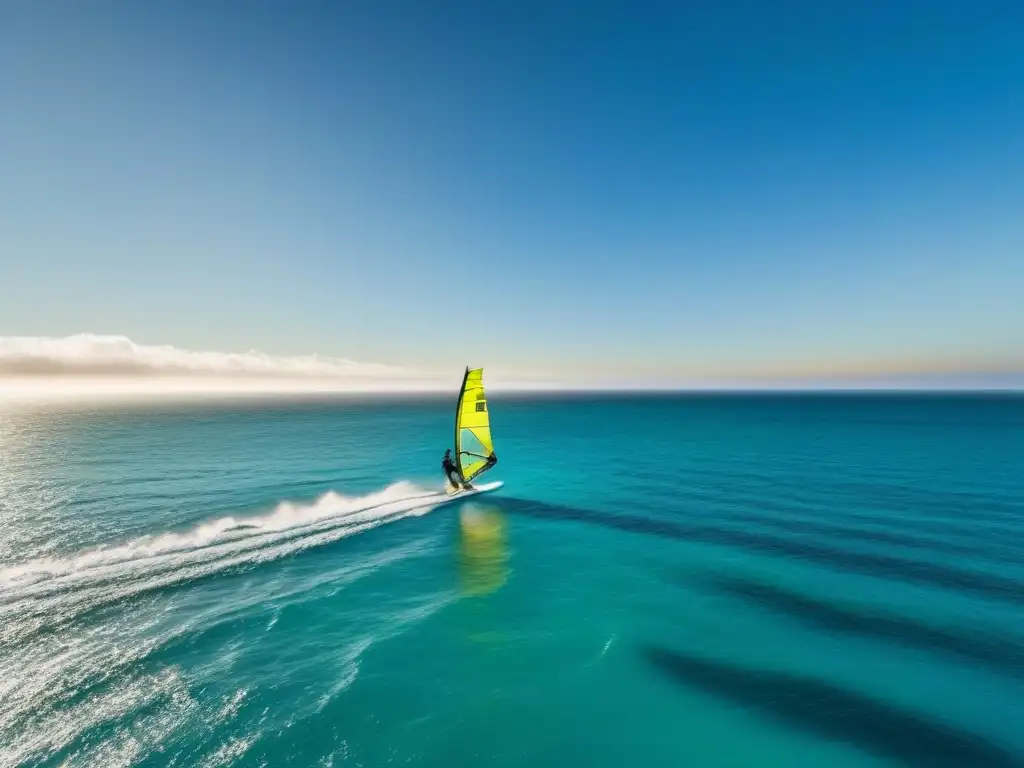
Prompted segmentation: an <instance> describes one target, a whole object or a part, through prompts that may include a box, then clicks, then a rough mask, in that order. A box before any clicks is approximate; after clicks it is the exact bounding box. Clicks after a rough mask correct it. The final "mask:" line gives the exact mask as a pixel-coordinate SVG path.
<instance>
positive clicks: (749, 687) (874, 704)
mask: <svg viewBox="0 0 1024 768" xmlns="http://www.w3.org/2000/svg"><path fill="white" fill-rule="evenodd" d="M642 654H643V656H644V658H646V659H647V661H649V662H650V663H651V664H653V665H654V666H655V667H657V668H658V669H659V670H661V671H662V672H663V673H665V674H666V675H668V676H669V677H671V678H672V679H673V680H676V681H678V682H681V683H683V684H684V685H686V686H689V687H694V688H699V689H700V690H702V691H705V692H707V693H710V694H713V695H715V696H718V697H719V698H722V699H725V700H728V701H730V702H732V703H734V704H738V705H739V706H742V707H746V708H748V709H754V710H757V711H759V712H761V713H763V714H765V715H767V716H768V717H770V718H772V719H774V720H776V721H780V722H783V723H785V724H786V725H789V726H791V727H796V728H799V729H801V730H803V731H806V732H809V733H812V734H814V735H816V736H819V737H821V738H824V739H827V740H837V739H838V740H841V741H844V742H846V743H848V744H851V745H853V746H854V747H857V748H858V749H861V750H863V751H865V752H868V753H871V754H874V755H877V756H879V757H882V758H887V759H890V760H897V761H899V762H902V763H903V764H905V765H908V766H935V767H936V768H938V767H939V766H948V767H949V768H953V766H957V767H958V768H980V766H985V767H986V768H1011V767H1013V766H1016V767H1017V768H1019V766H1020V765H1021V757H1020V756H1015V755H1014V754H1013V753H1011V752H1008V751H1006V750H1005V749H1003V748H1002V747H1000V746H999V745H997V744H994V743H992V742H991V741H989V740H987V739H985V738H983V737H982V736H979V735H978V734H975V733H971V732H969V731H964V730H961V729H958V728H955V727H952V726H950V725H947V724H945V723H942V722H939V721H936V720H933V719H931V718H929V717H927V716H926V715H924V714H923V713H917V712H908V711H906V710H903V709H901V708H899V707H895V706H893V705H891V704H888V703H886V702H884V701H880V700H878V699H874V698H871V697H869V696H865V695H864V694H862V693H857V692H855V691H850V690H847V689H844V688H841V687H839V686H837V685H834V684H831V683H827V682H825V681H823V680H816V679H812V678H808V677H802V676H799V675H793V674H786V673H782V672H770V671H767V670H759V669H745V668H743V667H738V666H735V665H732V664H726V663H723V662H720V661H711V660H709V659H702V658H699V657H696V656H690V655H687V654H683V653H680V652H678V651H671V650H668V649H666V648H658V647H648V648H644V649H643V650H642Z"/></svg>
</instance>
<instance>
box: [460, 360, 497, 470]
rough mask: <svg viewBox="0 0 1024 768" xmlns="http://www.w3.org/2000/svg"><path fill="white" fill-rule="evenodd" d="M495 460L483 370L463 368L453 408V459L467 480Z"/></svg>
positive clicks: (490, 465) (488, 466)
mask: <svg viewBox="0 0 1024 768" xmlns="http://www.w3.org/2000/svg"><path fill="white" fill-rule="evenodd" d="M497 460H498V459H497V456H495V454H494V442H493V440H492V439H491V414H490V413H489V412H488V410H487V397H486V396H485V395H484V369H483V368H473V369H469V368H466V375H465V377H463V379H462V389H461V390H460V391H459V404H458V406H456V409H455V462H456V464H457V465H458V468H459V472H460V473H461V474H462V477H463V479H464V480H465V481H466V482H467V483H468V482H470V481H471V480H472V479H473V478H474V477H476V476H477V475H479V474H480V473H481V472H483V471H484V470H487V469H490V468H491V467H492V466H494V464H495V462H496V461H497Z"/></svg>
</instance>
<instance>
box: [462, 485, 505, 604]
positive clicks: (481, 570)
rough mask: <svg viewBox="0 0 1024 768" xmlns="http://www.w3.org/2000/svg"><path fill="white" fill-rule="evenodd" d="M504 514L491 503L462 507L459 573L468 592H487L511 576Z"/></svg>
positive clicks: (464, 591) (495, 588)
mask: <svg viewBox="0 0 1024 768" xmlns="http://www.w3.org/2000/svg"><path fill="white" fill-rule="evenodd" d="M508 571H509V567H508V548H507V543H506V534H505V516H504V514H502V512H501V509H500V508H498V507H496V506H494V505H490V504H479V503H469V504H465V505H464V506H463V507H462V509H461V510H459V577H460V581H461V584H462V591H463V593H465V594H467V595H486V594H489V593H491V592H494V591H495V590H497V589H498V588H500V587H501V586H502V585H503V584H504V583H505V581H506V580H507V578H508Z"/></svg>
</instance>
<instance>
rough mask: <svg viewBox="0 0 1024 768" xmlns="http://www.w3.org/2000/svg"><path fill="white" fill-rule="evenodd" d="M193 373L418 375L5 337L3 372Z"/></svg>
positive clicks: (117, 343)
mask: <svg viewBox="0 0 1024 768" xmlns="http://www.w3.org/2000/svg"><path fill="white" fill-rule="evenodd" d="M4 375H8V376H10V375H45V376H190V377H204V376H205V377H217V376H226V377H232V378H234V377H241V378H292V379H295V378H298V379H330V380H346V381H362V380H387V379H391V380H413V379H415V378H416V376H417V375H418V374H417V372H415V371H411V370H409V369H407V368H399V367H396V366H389V365H379V364H375V363H357V362H354V361H352V360H344V359H339V358H331V357H321V356H320V355H306V356H300V357H280V356H274V355H267V354H264V353H262V352H256V351H250V352H241V353H238V352H194V351H191V350H187V349H178V348H177V347H171V346H147V345H143V344H136V343H135V342H133V341H132V340H131V339H129V338H127V337H125V336H97V335H94V334H90V333H79V334H76V335H74V336H65V337H63V338H51V337H46V336H0V376H4Z"/></svg>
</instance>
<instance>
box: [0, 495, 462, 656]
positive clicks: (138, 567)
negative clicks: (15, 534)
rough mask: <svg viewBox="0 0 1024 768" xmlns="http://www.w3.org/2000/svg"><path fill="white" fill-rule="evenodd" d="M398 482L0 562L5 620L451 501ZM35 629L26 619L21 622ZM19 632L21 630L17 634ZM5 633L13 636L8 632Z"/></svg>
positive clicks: (282, 550)
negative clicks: (59, 554)
mask: <svg viewBox="0 0 1024 768" xmlns="http://www.w3.org/2000/svg"><path fill="white" fill-rule="evenodd" d="M446 498H447V497H446V495H445V494H444V493H443V492H440V491H437V492H429V491H425V490H424V489H421V488H418V487H416V486H415V485H413V484H411V483H408V482H399V483H395V484H393V485H390V486H388V487H387V488H384V489H382V490H380V491H377V492H375V493H371V494H368V495H365V496H344V495H342V494H340V493H336V492H333V491H332V492H330V493H327V494H325V495H323V496H321V497H320V498H319V499H317V500H316V501H314V502H313V503H311V504H305V505H304V504H297V503H293V502H287V501H286V502H282V503H280V504H278V505H277V506H276V507H275V508H274V510H273V511H271V512H269V513H267V514H265V515H261V516H253V517H235V516H227V517H222V518H218V519H216V520H212V521H208V522H204V523H201V524H200V525H198V526H196V527H194V528H193V529H191V530H189V531H185V532H183V533H165V534H162V535H157V536H143V537H140V538H138V539H134V540H132V541H129V542H127V543H125V544H122V545H119V546H114V547H100V548H96V549H90V550H86V551H84V552H81V553H78V554H74V555H71V556H69V557H67V558H45V559H39V560H33V561H29V562H26V563H22V564H18V565H15V566H11V567H7V568H3V569H0V620H5V619H11V618H18V619H30V618H35V619H37V620H38V621H29V622H28V624H35V625H36V627H35V628H36V629H38V628H39V625H40V624H48V623H51V620H52V619H54V618H57V617H62V618H63V619H67V618H70V617H71V616H73V615H80V614H81V613H82V612H84V611H88V610H91V609H94V608H96V607H99V606H101V605H104V604H107V603H111V602H117V601H120V600H123V599H126V598H128V597H132V596H134V595H137V594H140V593H142V592H147V591H151V590H154V589H161V588H164V587H167V586H170V585H174V584H179V583H182V582H186V581H192V580H194V579H197V578H203V577H206V576H210V575H213V574H216V573H219V572H222V571H225V570H228V569H232V568H237V567H238V566H242V565H253V564H258V563H262V562H267V561H270V560H275V559H278V558H281V557H285V556H287V555H290V554H294V553H296V552H298V551H301V550H304V549H308V548H310V547H316V546H321V545H323V544H327V543H330V542H333V541H336V540H338V539H341V538H344V537H346V536H350V535H353V534H356V533H360V532H363V531H366V530H369V529H371V528H375V527H377V526H379V525H381V524H384V523H387V522H392V521H395V520H398V519H401V518H405V517H409V516H411V515H423V514H426V513H427V512H429V511H431V510H432V509H433V508H434V507H436V506H438V505H439V504H441V503H443V502H444V501H445V500H446ZM22 628H23V629H25V630H30V631H31V629H30V627H29V626H23V627H22ZM19 634H20V633H19ZM5 639H8V640H10V639H13V638H11V637H7V638H5Z"/></svg>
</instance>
